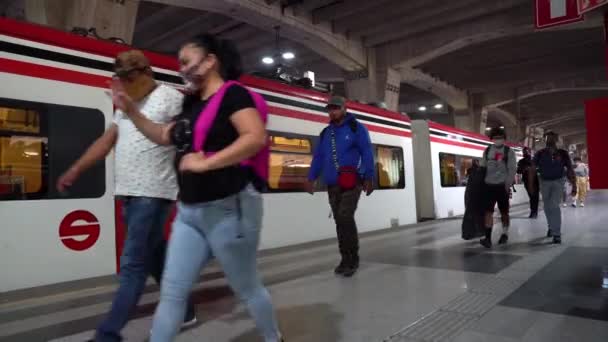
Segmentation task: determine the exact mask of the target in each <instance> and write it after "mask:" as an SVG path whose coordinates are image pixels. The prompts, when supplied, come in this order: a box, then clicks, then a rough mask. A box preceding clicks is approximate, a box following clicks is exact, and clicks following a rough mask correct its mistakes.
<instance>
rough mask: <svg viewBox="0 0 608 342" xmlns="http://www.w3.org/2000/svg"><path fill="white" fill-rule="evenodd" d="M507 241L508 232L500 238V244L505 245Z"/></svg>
mask: <svg viewBox="0 0 608 342" xmlns="http://www.w3.org/2000/svg"><path fill="white" fill-rule="evenodd" d="M507 241H509V236H508V235H507V234H502V235H501V236H500V239H499V240H498V244H499V245H504V244H505V243H507Z"/></svg>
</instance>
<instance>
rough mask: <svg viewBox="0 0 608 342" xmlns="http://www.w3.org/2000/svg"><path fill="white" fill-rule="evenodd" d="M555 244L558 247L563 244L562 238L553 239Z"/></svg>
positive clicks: (555, 237)
mask: <svg viewBox="0 0 608 342" xmlns="http://www.w3.org/2000/svg"><path fill="white" fill-rule="evenodd" d="M553 243H554V244H556V245H560V244H561V243H562V237H561V236H554V237H553Z"/></svg>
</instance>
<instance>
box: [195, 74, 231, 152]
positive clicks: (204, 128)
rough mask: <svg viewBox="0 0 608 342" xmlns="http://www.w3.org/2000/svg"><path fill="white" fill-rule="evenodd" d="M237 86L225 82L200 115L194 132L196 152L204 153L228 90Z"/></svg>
mask: <svg viewBox="0 0 608 342" xmlns="http://www.w3.org/2000/svg"><path fill="white" fill-rule="evenodd" d="M234 84H236V82H234V81H228V82H224V84H223V85H222V86H221V87H220V89H218V91H217V92H216V93H215V95H213V96H212V97H211V100H209V103H207V105H206V106H205V108H204V109H203V111H202V112H201V113H200V114H199V116H198V119H197V120H196V123H195V124H194V132H193V138H194V141H193V146H192V147H193V149H194V151H196V152H199V151H202V150H203V146H205V140H207V135H208V133H209V130H210V129H211V125H212V124H213V122H214V121H215V117H216V116H217V113H218V112H219V109H220V105H221V104H222V100H223V99H224V95H225V94H226V91H227V90H228V88H230V87H231V86H233V85H234Z"/></svg>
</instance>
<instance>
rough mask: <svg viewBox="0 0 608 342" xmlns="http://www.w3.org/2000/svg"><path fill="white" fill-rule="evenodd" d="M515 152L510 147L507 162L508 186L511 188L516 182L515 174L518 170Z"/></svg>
mask: <svg viewBox="0 0 608 342" xmlns="http://www.w3.org/2000/svg"><path fill="white" fill-rule="evenodd" d="M516 158H517V157H516V156H515V152H514V151H513V149H509V162H508V163H507V184H506V185H507V186H508V187H509V188H510V187H511V185H513V183H514V182H515V174H516V172H517V161H516V160H515V159H516Z"/></svg>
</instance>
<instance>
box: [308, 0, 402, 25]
mask: <svg viewBox="0 0 608 342" xmlns="http://www.w3.org/2000/svg"><path fill="white" fill-rule="evenodd" d="M390 1H393V0H373V1H370V0H350V1H337V2H335V3H333V4H331V5H329V6H325V7H321V8H317V9H315V10H313V11H312V22H313V24H318V23H320V22H322V21H330V20H336V19H341V18H345V17H348V16H351V15H355V14H357V13H360V12H367V13H371V12H370V11H371V10H372V9H374V8H378V7H381V6H384V5H385V4H387V3H388V2H390Z"/></svg>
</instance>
